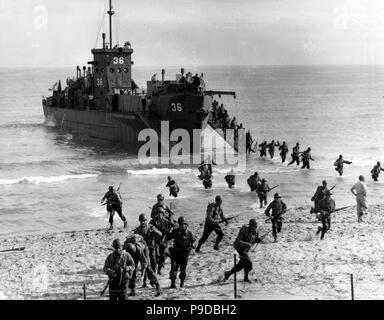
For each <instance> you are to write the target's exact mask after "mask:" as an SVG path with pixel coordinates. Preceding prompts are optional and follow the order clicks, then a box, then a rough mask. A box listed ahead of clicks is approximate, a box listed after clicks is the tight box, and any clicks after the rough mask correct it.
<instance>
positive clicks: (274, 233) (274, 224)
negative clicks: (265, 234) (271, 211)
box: [272, 218, 277, 241]
mask: <svg viewBox="0 0 384 320" xmlns="http://www.w3.org/2000/svg"><path fill="white" fill-rule="evenodd" d="M272 235H273V238H274V239H275V241H277V233H276V219H273V218H272Z"/></svg>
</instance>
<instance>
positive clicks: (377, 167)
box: [371, 162, 384, 181]
mask: <svg viewBox="0 0 384 320" xmlns="http://www.w3.org/2000/svg"><path fill="white" fill-rule="evenodd" d="M380 171H384V169H383V168H382V167H381V163H380V162H378V163H377V164H376V165H375V166H374V167H373V169H372V170H371V175H372V179H373V181H377V180H378V179H379V175H380Z"/></svg>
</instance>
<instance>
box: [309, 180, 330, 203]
mask: <svg viewBox="0 0 384 320" xmlns="http://www.w3.org/2000/svg"><path fill="white" fill-rule="evenodd" d="M327 191H328V188H327V186H323V185H321V186H318V187H317V189H316V192H315V194H314V195H313V197H312V198H311V200H312V201H314V203H315V207H316V206H317V204H318V203H319V201H320V200H321V199H323V198H324V197H325V193H326V192H327Z"/></svg>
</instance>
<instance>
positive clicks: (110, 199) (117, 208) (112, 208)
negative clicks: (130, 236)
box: [101, 186, 127, 230]
mask: <svg viewBox="0 0 384 320" xmlns="http://www.w3.org/2000/svg"><path fill="white" fill-rule="evenodd" d="M104 200H107V211H108V213H109V223H110V227H109V230H112V229H113V216H114V215H115V212H117V214H118V215H119V217H120V218H121V220H122V221H123V222H124V228H126V227H127V219H126V218H125V216H124V214H123V212H122V207H121V204H122V202H121V198H120V197H119V195H118V193H117V192H115V190H114V189H113V186H110V187H109V188H108V192H107V193H106V194H105V195H104V197H103V198H102V199H101V203H103V202H104Z"/></svg>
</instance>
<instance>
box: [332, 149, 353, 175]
mask: <svg viewBox="0 0 384 320" xmlns="http://www.w3.org/2000/svg"><path fill="white" fill-rule="evenodd" d="M344 163H346V164H352V162H351V161H347V160H344V159H343V155H342V154H341V155H339V159H337V160H336V161H335V163H334V164H333V165H334V166H335V167H336V168H335V170H336V171H337V172H338V173H339V175H340V176H342V175H343V167H344Z"/></svg>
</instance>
